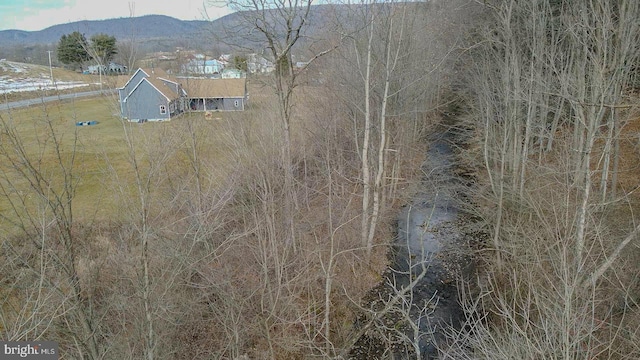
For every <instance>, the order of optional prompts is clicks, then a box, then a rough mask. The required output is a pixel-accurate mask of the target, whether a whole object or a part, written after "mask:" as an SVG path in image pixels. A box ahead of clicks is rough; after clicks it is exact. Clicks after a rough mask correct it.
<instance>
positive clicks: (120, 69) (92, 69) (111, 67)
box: [86, 62, 127, 74]
mask: <svg viewBox="0 0 640 360" xmlns="http://www.w3.org/2000/svg"><path fill="white" fill-rule="evenodd" d="M101 68H102V73H103V74H126V73H127V67H126V66H124V65H121V64H118V63H115V62H110V63H109V64H108V65H89V66H88V67H87V71H86V72H87V73H89V74H99V73H100V69H101Z"/></svg>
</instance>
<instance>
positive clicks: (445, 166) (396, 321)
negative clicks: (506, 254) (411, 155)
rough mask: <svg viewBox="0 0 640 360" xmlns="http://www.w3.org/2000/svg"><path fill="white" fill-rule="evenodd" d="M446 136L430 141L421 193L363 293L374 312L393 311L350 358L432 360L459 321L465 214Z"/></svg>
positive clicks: (466, 264)
mask: <svg viewBox="0 0 640 360" xmlns="http://www.w3.org/2000/svg"><path fill="white" fill-rule="evenodd" d="M453 137H454V135H453V134H452V133H451V132H450V131H448V130H440V131H436V132H435V133H434V134H433V135H432V136H431V137H430V138H429V144H430V145H429V150H428V151H427V155H426V160H425V162H424V164H423V165H422V169H423V172H424V179H423V184H422V186H421V189H420V192H419V193H418V194H416V196H415V197H414V198H413V200H412V201H411V203H410V204H408V205H406V206H405V207H404V208H403V209H402V211H401V212H400V214H399V215H398V219H397V225H398V226H397V228H398V231H397V237H396V241H395V244H394V246H393V249H394V251H393V252H392V254H391V255H390V256H391V261H392V262H391V266H390V268H389V269H388V271H387V272H386V274H385V276H384V278H385V281H383V282H382V283H381V284H380V285H379V286H377V287H376V288H374V289H372V290H371V293H370V295H369V296H368V303H369V304H368V305H369V308H370V309H372V310H373V311H380V309H383V308H384V306H385V305H386V304H389V303H390V302H394V301H395V303H394V306H393V309H392V310H391V311H389V312H388V313H387V314H385V315H383V316H380V318H379V319H376V320H375V321H374V325H373V326H371V330H368V331H367V332H366V333H365V335H363V336H362V337H361V338H360V339H359V340H358V342H357V343H356V346H354V348H353V349H352V350H351V352H350V358H351V359H380V358H393V359H416V358H417V359H437V358H438V351H439V350H438V349H439V348H443V347H446V336H445V333H444V330H446V328H447V327H449V326H453V327H459V326H461V324H462V322H463V321H464V314H463V311H462V309H461V307H460V304H459V301H458V288H457V284H458V280H459V279H461V278H464V277H467V276H469V274H470V272H471V271H472V269H473V265H472V262H471V261H470V259H469V258H468V256H466V255H465V254H468V251H467V250H466V249H468V241H469V240H468V239H467V238H468V236H467V235H465V232H464V231H463V230H462V227H461V224H463V221H466V219H465V216H466V215H465V214H464V213H463V212H461V211H460V210H459V207H458V206H457V204H459V203H460V202H461V201H463V200H464V199H463V196H464V195H463V194H464V192H465V187H464V185H463V184H462V181H461V179H459V178H458V177H457V176H456V175H455V173H454V171H453V166H454V159H453V156H454V154H453V149H452V147H453V143H452V142H453V141H454V138H453ZM412 282H413V283H414V284H413V285H414V286H413V287H412V288H411V289H409V290H406V289H407V286H408V285H410V284H411V283H412ZM403 289H405V290H404V293H403ZM401 293H402V296H401V297H400V296H399V294H401ZM393 299H395V300H393ZM356 326H358V323H357V322H356Z"/></svg>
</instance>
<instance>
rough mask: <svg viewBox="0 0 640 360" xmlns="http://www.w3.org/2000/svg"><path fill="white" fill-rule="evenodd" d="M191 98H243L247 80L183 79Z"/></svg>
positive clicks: (183, 84)
mask: <svg viewBox="0 0 640 360" xmlns="http://www.w3.org/2000/svg"><path fill="white" fill-rule="evenodd" d="M180 82H181V83H182V87H183V88H184V89H185V91H186V92H187V94H188V96H189V97H190V98H229V97H234V98H241V97H245V95H246V86H245V83H246V79H244V78H241V79H199V78H185V79H181V81H180Z"/></svg>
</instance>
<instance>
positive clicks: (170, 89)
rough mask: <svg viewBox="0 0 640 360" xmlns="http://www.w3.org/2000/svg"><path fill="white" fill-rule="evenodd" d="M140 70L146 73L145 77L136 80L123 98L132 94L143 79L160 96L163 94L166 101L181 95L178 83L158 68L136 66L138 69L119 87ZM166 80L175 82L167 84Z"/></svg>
mask: <svg viewBox="0 0 640 360" xmlns="http://www.w3.org/2000/svg"><path fill="white" fill-rule="evenodd" d="M140 71H142V72H143V73H144V74H145V75H146V77H144V78H142V79H141V80H140V81H138V83H137V84H135V86H134V87H133V89H131V91H129V93H128V94H126V96H125V100H126V98H128V97H129V96H131V94H133V92H134V91H136V89H137V88H138V87H139V86H140V84H142V83H143V82H145V81H146V82H147V83H149V84H151V86H152V87H153V88H155V89H156V90H157V91H158V92H159V93H160V94H161V95H162V96H164V97H165V98H166V99H167V101H171V100H174V99H177V98H178V97H180V95H181V94H180V93H179V87H180V84H179V83H178V82H176V81H174V80H172V79H170V76H169V75H168V74H167V73H166V72H165V71H164V70H162V69H160V68H154V69H150V68H138V70H136V71H135V72H134V73H133V75H131V77H130V78H129V80H128V81H127V83H126V84H125V85H123V86H122V87H121V88H120V89H124V88H125V87H126V86H127V85H128V84H129V83H130V82H131V80H133V78H134V77H135V76H136V74H138V72H140ZM167 82H169V83H172V84H175V86H169V85H168V84H167Z"/></svg>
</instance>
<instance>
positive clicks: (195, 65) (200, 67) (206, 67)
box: [182, 58, 224, 75]
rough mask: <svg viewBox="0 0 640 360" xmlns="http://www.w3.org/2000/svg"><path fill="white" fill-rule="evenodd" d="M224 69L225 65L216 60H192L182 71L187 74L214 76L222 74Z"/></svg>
mask: <svg viewBox="0 0 640 360" xmlns="http://www.w3.org/2000/svg"><path fill="white" fill-rule="evenodd" d="M223 69H224V65H223V64H222V63H221V62H220V61H218V60H215V59H211V60H205V59H198V58H195V59H192V60H189V62H187V63H186V64H185V65H184V66H183V69H182V72H183V73H185V74H197V75H214V74H220V73H221V72H222V70H223Z"/></svg>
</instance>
